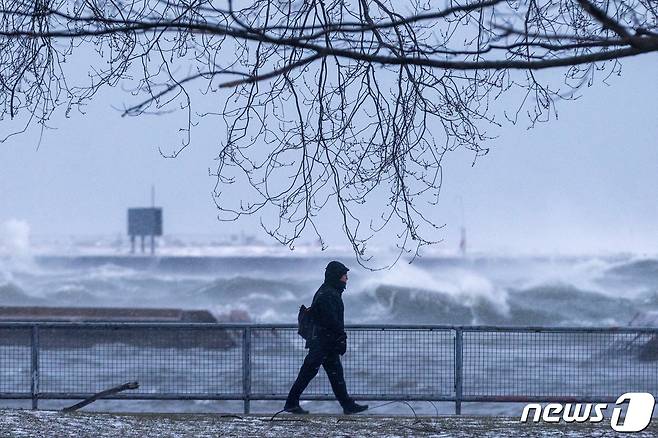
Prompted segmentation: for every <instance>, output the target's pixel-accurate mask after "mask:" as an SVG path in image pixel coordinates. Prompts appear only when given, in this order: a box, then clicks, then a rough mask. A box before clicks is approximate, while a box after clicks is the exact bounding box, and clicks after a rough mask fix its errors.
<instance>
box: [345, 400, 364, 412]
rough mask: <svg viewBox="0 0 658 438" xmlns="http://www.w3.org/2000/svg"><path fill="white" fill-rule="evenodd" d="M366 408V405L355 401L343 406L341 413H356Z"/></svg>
mask: <svg viewBox="0 0 658 438" xmlns="http://www.w3.org/2000/svg"><path fill="white" fill-rule="evenodd" d="M366 409H368V405H360V404H357V403H355V402H352V403H350V404H348V405H345V406H343V414H345V415H352V414H358V413H359V412H363V411H365V410H366Z"/></svg>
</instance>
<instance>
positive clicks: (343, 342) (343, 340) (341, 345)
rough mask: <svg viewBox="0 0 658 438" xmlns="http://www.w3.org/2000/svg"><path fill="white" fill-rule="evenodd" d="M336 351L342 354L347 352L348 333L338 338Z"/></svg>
mask: <svg viewBox="0 0 658 438" xmlns="http://www.w3.org/2000/svg"><path fill="white" fill-rule="evenodd" d="M336 351H338V354H340V355H341V356H342V355H343V354H345V352H346V351H347V335H346V334H344V333H343V335H342V336H340V337H339V338H338V339H337V340H336Z"/></svg>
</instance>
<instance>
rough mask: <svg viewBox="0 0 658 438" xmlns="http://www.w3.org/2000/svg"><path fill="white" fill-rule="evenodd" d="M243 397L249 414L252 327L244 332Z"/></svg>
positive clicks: (245, 410) (245, 411)
mask: <svg viewBox="0 0 658 438" xmlns="http://www.w3.org/2000/svg"><path fill="white" fill-rule="evenodd" d="M242 395H243V396H244V413H245V414H248V413H249V408H250V397H251V327H245V329H244V332H242Z"/></svg>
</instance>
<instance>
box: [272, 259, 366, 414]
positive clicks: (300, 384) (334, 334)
mask: <svg viewBox="0 0 658 438" xmlns="http://www.w3.org/2000/svg"><path fill="white" fill-rule="evenodd" d="M347 271H349V269H347V267H346V266H345V265H343V264H342V263H340V262H336V261H333V262H330V263H329V264H328V265H327V268H326V269H325V272H324V283H322V286H320V289H318V291H317V292H316V293H315V296H314V297H313V303H312V304H311V315H312V318H313V334H312V336H311V339H310V340H309V341H308V342H307V345H306V347H307V348H308V349H309V351H308V354H307V355H306V359H304V363H303V364H302V367H301V369H300V370H299V375H298V376H297V380H295V383H294V384H293V385H292V388H291V389H290V393H289V394H288V399H287V400H286V405H285V407H284V410H285V411H286V412H291V413H293V414H308V411H307V410H305V409H303V408H302V407H301V406H299V397H300V396H301V395H302V392H304V390H305V389H306V387H307V386H308V384H309V383H310V382H311V380H312V379H313V377H315V376H316V375H317V374H318V370H319V369H320V365H322V367H323V368H324V370H325V371H326V373H327V377H329V383H331V389H332V390H333V391H334V395H335V396H336V398H337V399H338V402H339V403H340V405H341V406H342V407H343V412H344V413H345V414H347V415H349V414H356V413H358V412H363V411H365V410H366V409H368V406H367V405H359V404H357V403H355V402H354V400H352V399H351V398H350V397H349V395H348V393H347V385H345V379H344V378H343V365H342V364H341V363H340V356H341V355H343V354H345V351H346V350H347V334H346V333H345V323H344V315H343V314H344V306H343V298H342V294H343V291H344V290H345V287H346V286H347Z"/></svg>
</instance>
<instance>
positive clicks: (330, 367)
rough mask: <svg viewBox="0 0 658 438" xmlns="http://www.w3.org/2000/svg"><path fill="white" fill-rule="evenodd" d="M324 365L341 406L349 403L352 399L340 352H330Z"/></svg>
mask: <svg viewBox="0 0 658 438" xmlns="http://www.w3.org/2000/svg"><path fill="white" fill-rule="evenodd" d="M322 367H323V368H324V370H325V371H326V373H327V377H329V383H331V389H332V390H333V391H334V395H335V396H336V398H337V399H338V402H339V403H340V405H341V406H346V405H348V404H349V403H350V402H351V401H352V400H351V399H350V396H349V395H348V393H347V385H346V384H345V377H344V376H343V364H341V363H340V356H339V355H338V353H330V354H328V355H327V356H326V357H325V359H324V362H322Z"/></svg>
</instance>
